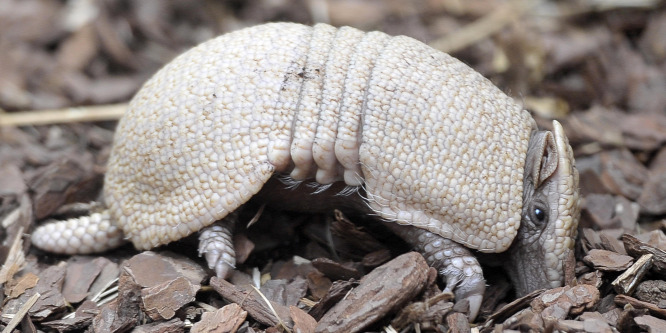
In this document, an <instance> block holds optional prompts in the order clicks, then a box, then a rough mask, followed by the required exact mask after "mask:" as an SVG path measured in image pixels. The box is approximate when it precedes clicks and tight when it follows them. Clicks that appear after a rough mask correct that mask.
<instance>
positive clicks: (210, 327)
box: [190, 303, 247, 333]
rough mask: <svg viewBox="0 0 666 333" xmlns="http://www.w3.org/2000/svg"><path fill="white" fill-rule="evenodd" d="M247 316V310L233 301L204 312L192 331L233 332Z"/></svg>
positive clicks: (194, 332) (202, 332) (196, 332)
mask: <svg viewBox="0 0 666 333" xmlns="http://www.w3.org/2000/svg"><path fill="white" fill-rule="evenodd" d="M245 318H247V311H245V310H243V309H242V308H241V307H240V306H239V305H238V304H236V303H231V304H228V305H225V306H223V307H221V308H219V309H217V310H215V311H213V312H204V313H203V315H202V316H201V320H200V321H198V322H197V323H195V324H194V325H193V326H192V329H191V330H190V332H191V333H233V332H236V331H237V330H238V328H239V327H240V325H241V324H243V322H244V321H245Z"/></svg>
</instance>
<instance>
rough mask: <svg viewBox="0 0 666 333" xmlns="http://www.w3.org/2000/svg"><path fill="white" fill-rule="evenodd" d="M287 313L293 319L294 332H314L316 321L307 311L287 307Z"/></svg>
mask: <svg viewBox="0 0 666 333" xmlns="http://www.w3.org/2000/svg"><path fill="white" fill-rule="evenodd" d="M289 313H290V314H291V318H292V319H293V320H294V332H298V333H314V332H315V327H317V321H316V320H315V319H314V318H312V316H310V315H309V314H307V312H305V311H303V310H301V309H299V308H297V307H295V306H290V307H289Z"/></svg>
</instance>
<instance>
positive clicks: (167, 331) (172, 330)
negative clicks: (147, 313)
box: [132, 318, 185, 333]
mask: <svg viewBox="0 0 666 333" xmlns="http://www.w3.org/2000/svg"><path fill="white" fill-rule="evenodd" d="M183 332H185V323H184V322H183V321H182V320H180V319H178V318H173V319H171V320H168V321H159V322H154V323H148V324H143V325H139V326H137V327H135V328H134V329H132V333H183Z"/></svg>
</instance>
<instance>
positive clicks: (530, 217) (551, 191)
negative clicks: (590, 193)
mask: <svg viewBox="0 0 666 333" xmlns="http://www.w3.org/2000/svg"><path fill="white" fill-rule="evenodd" d="M553 127H554V129H553V131H552V132H550V131H535V132H534V133H533V134H532V136H531V138H530V142H529V148H528V151H527V159H526V161H525V174H524V175H525V176H524V177H525V179H524V192H523V209H522V219H521V223H520V228H519V230H518V235H517V236H516V238H515V240H514V242H513V244H512V245H511V248H510V250H509V251H510V252H509V254H510V260H509V263H508V266H509V267H507V268H508V272H509V275H510V276H511V279H512V280H513V284H514V286H515V287H516V292H517V293H518V295H519V296H522V295H524V294H527V293H529V292H531V291H533V290H536V289H541V288H555V287H559V286H561V285H562V282H563V281H564V265H565V261H566V260H567V258H569V252H570V251H573V247H574V241H575V238H576V232H577V228H578V218H579V215H580V208H579V198H578V170H576V166H575V163H574V158H573V152H572V150H571V146H570V145H569V141H568V140H567V137H566V136H565V134H564V130H563V129H562V126H561V125H560V123H558V122H557V121H553Z"/></svg>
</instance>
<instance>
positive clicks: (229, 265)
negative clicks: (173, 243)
mask: <svg viewBox="0 0 666 333" xmlns="http://www.w3.org/2000/svg"><path fill="white" fill-rule="evenodd" d="M236 219H237V214H234V213H232V214H229V215H227V217H225V218H224V219H223V220H220V221H217V222H215V223H214V224H212V225H210V226H208V227H207V228H204V229H203V230H202V231H201V233H200V234H199V256H201V255H205V256H206V262H208V268H210V269H213V270H215V274H216V275H217V277H220V278H227V277H229V276H230V275H231V273H232V272H233V270H234V269H236V252H235V251H234V242H233V231H234V225H235V224H236Z"/></svg>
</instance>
